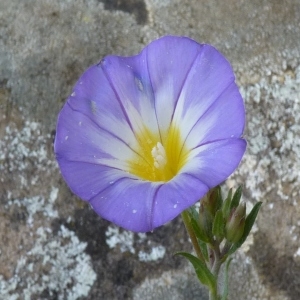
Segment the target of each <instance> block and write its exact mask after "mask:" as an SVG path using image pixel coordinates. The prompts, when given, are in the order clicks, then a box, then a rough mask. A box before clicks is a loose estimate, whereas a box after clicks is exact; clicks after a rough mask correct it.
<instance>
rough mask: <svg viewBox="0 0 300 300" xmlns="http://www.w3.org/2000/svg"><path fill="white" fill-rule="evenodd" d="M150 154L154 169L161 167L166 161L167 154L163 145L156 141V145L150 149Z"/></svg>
mask: <svg viewBox="0 0 300 300" xmlns="http://www.w3.org/2000/svg"><path fill="white" fill-rule="evenodd" d="M151 155H152V157H153V159H154V167H155V168H156V169H160V170H161V169H163V168H164V166H165V165H166V163H167V155H166V150H165V148H164V146H163V145H162V144H161V143H160V142H157V144H156V146H154V147H153V149H152V150H151Z"/></svg>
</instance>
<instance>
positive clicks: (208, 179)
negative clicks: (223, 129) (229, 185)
mask: <svg viewBox="0 0 300 300" xmlns="http://www.w3.org/2000/svg"><path fill="white" fill-rule="evenodd" d="M246 146H247V143H246V141H245V140H243V139H237V138H231V139H224V140H220V141H214V142H211V143H208V144H204V145H201V146H199V147H198V148H195V149H194V150H192V152H191V154H190V155H191V157H190V159H189V162H188V163H187V164H186V165H185V166H184V168H183V169H182V170H181V171H182V173H186V174H191V175H193V176H195V177H197V178H198V179H199V180H200V181H201V182H203V183H204V184H205V185H207V186H208V187H209V188H213V187H215V186H216V185H218V184H220V183H221V182H223V181H224V180H225V179H226V178H228V176H229V175H230V174H231V173H232V172H233V171H234V170H235V169H236V168H237V166H238V165H239V163H240V161H241V159H242V157H243V155H244V153H245V150H246Z"/></svg>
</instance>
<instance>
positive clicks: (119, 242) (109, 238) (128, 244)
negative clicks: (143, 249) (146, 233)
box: [105, 225, 135, 254]
mask: <svg viewBox="0 0 300 300" xmlns="http://www.w3.org/2000/svg"><path fill="white" fill-rule="evenodd" d="M105 235H106V243H107V245H108V246H109V248H111V249H112V248H115V247H120V251H121V252H126V251H129V252H131V253H132V254H134V253H135V249H134V247H133V243H134V234H133V232H131V231H126V230H124V231H123V232H120V229H119V228H118V227H116V226H113V225H112V226H109V227H108V228H107V231H106V232H105Z"/></svg>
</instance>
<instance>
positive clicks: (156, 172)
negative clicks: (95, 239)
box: [55, 36, 246, 232]
mask: <svg viewBox="0 0 300 300" xmlns="http://www.w3.org/2000/svg"><path fill="white" fill-rule="evenodd" d="M244 122H245V110H244V104H243V100H242V97H241V95H240V93H239V91H238V88H237V86H236V84H235V77H234V74H233V71H232V68H231V66H230V64H229V63H228V61H227V60H226V59H225V58H224V57H223V55H221V54H220V53H219V52H218V51H217V50H216V49H215V48H213V47H212V46H210V45H202V44H198V43H197V42H195V41H193V40H191V39H189V38H186V37H175V36H165V37H162V38H160V39H158V40H156V41H153V42H152V43H150V44H149V45H148V46H146V47H145V48H144V49H143V50H142V52H141V53H140V54H138V55H136V56H132V57H120V56H107V57H105V58H104V59H103V60H102V61H101V62H100V63H99V64H97V65H94V66H92V67H90V68H89V69H88V70H87V71H86V72H85V73H84V74H83V75H82V76H81V78H80V79H79V81H78V82H77V84H76V85H75V87H74V91H73V93H72V94H71V96H70V97H69V98H68V101H67V103H66V104H65V106H64V107H63V109H62V110H61V112H60V114H59V118H58V123H57V132H56V140H55V153H56V157H57V160H58V163H59V166H60V169H61V172H62V175H63V177H64V179H65V180H66V182H67V184H68V185H69V187H70V188H71V190H72V191H73V192H74V193H75V194H77V195H78V196H79V197H81V198H82V199H84V200H86V201H89V203H90V204H91V205H92V207H93V208H94V210H95V211H96V212H97V213H98V214H99V215H100V216H102V217H103V218H105V219H107V220H110V221H111V222H114V223H115V224H117V225H119V226H122V227H124V228H125V229H129V230H132V231H136V232H146V231H151V230H153V229H154V228H156V227H158V226H160V225H162V224H164V223H166V222H168V221H170V220H172V219H173V218H175V217H176V216H177V215H178V214H180V213H181V212H182V211H183V210H185V209H186V208H188V207H189V206H191V205H193V204H194V203H195V202H196V201H197V200H199V199H200V198H201V197H203V196H204V194H206V193H207V192H208V190H209V189H211V188H212V187H214V186H216V185H218V184H219V183H221V182H222V181H224V180H225V179H226V178H227V177H228V176H229V175H230V174H231V173H232V172H233V171H234V170H235V168H236V167H237V166H238V164H239V162H240V160H241V158H242V156H243V154H244V152H245V148H246V142H245V140H244V139H243V138H242V137H241V136H242V133H243V128H244Z"/></svg>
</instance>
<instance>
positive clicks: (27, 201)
mask: <svg viewBox="0 0 300 300" xmlns="http://www.w3.org/2000/svg"><path fill="white" fill-rule="evenodd" d="M57 195H58V188H56V187H52V190H51V192H50V195H49V197H48V198H47V199H45V198H44V197H43V196H40V195H39V196H34V197H31V198H23V199H15V200H9V201H8V202H7V205H6V208H8V207H10V206H17V207H25V209H26V211H27V214H28V217H27V224H28V225H29V226H32V225H33V223H34V216H35V215H36V214H37V213H41V214H43V215H44V216H45V217H48V218H56V217H58V212H57V210H55V209H54V203H55V200H56V198H57Z"/></svg>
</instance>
